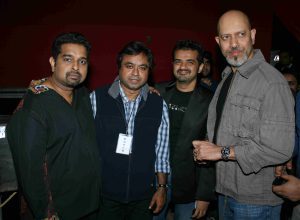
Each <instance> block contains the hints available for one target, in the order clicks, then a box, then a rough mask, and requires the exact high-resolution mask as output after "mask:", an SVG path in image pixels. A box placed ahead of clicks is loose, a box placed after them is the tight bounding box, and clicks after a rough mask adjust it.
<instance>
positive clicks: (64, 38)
mask: <svg viewBox="0 0 300 220" xmlns="http://www.w3.org/2000/svg"><path fill="white" fill-rule="evenodd" d="M69 43H71V44H80V45H82V46H84V47H85V48H86V51H87V56H88V58H89V56H90V51H91V44H90V43H89V42H88V40H87V39H86V38H85V37H84V36H83V35H82V34H80V33H76V32H69V33H62V34H60V35H58V36H57V37H56V38H55V39H54V41H53V43H52V48H51V55H52V57H53V58H54V60H56V58H57V56H58V55H59V54H60V53H61V45H63V44H69Z"/></svg>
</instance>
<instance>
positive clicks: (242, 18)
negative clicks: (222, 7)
mask: <svg viewBox="0 0 300 220" xmlns="http://www.w3.org/2000/svg"><path fill="white" fill-rule="evenodd" d="M236 23H244V24H245V26H246V27H247V28H248V29H249V30H251V24H250V20H249V18H248V16H247V15H246V14H245V13H244V12H242V11H239V10H230V11H227V12H225V13H224V14H223V15H222V16H221V17H220V18H219V21H218V25H217V32H218V35H220V31H222V30H221V28H222V26H227V25H228V24H231V25H234V24H236ZM221 33H222V32H221Z"/></svg>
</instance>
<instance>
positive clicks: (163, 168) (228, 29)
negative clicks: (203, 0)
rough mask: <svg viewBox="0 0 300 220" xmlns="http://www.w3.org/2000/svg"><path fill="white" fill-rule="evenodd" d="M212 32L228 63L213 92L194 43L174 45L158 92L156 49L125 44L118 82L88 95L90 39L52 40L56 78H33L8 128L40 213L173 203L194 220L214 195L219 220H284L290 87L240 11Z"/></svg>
mask: <svg viewBox="0 0 300 220" xmlns="http://www.w3.org/2000/svg"><path fill="white" fill-rule="evenodd" d="M217 30H218V35H217V37H216V42H217V43H218V44H219V46H220V49H221V51H222V53H223V55H224V57H225V58H226V60H227V62H228V64H229V66H228V67H227V68H226V69H225V70H224V72H223V74H222V75H223V80H222V81H221V83H220V84H219V86H218V88H217V89H216V92H215V94H213V92H211V91H210V90H209V89H208V88H205V87H203V86H201V83H200V81H199V80H198V77H197V75H198V73H200V72H201V70H202V68H203V66H204V63H203V48H202V47H201V45H199V44H198V43H196V42H194V41H191V40H182V41H178V42H177V43H176V45H175V47H174V49H173V74H174V77H175V80H174V81H172V82H169V83H162V84H157V85H156V90H153V89H152V88H149V86H148V85H147V79H148V76H149V74H150V73H151V71H152V69H153V56H152V52H151V50H150V49H149V48H148V47H147V46H145V45H144V44H143V43H141V42H136V41H134V42H129V43H128V44H127V45H125V46H124V48H122V49H121V51H120V52H119V54H118V56H117V66H118V76H117V77H116V79H115V80H114V82H113V83H112V84H111V85H109V86H104V87H100V88H97V89H96V90H95V91H93V92H92V93H88V91H87V90H86V89H85V88H84V87H83V86H82V85H81V83H82V82H83V81H84V80H85V78H86V75H87V70H88V64H89V54H90V48H91V46H90V44H89V43H88V41H87V40H86V39H85V38H84V36H82V35H81V34H77V33H67V34H62V35H60V36H58V37H57V38H56V39H55V41H54V43H53V46H52V56H51V58H50V60H49V61H50V65H51V68H52V75H51V76H50V77H48V78H45V79H42V80H39V81H32V82H31V85H30V87H29V89H28V92H27V94H26V95H25V97H24V99H23V102H22V105H21V106H19V108H18V110H17V111H16V113H14V115H13V117H12V118H11V121H10V122H9V124H8V126H7V135H8V140H9V144H10V147H11V150H12V155H13V159H14V163H15V168H16V173H17V178H18V182H19V185H20V191H21V192H22V193H23V195H24V197H25V200H26V201H27V203H28V205H29V207H30V209H31V211H32V213H33V215H34V217H35V218H36V219H63V220H64V219H67V220H71V219H105V220H123V219H124V220H125V219H126V220H127V219H128V220H135V219H136V220H141V219H143V220H146V219H149V220H150V219H152V218H153V215H154V218H155V219H166V212H167V207H168V206H167V205H168V203H169V202H170V201H172V203H173V204H174V218H175V219H176V220H184V219H190V218H194V219H199V218H201V217H203V216H205V215H206V212H207V209H208V207H209V204H210V202H211V201H214V200H215V198H216V195H218V200H219V217H220V219H272V220H274V219H280V208H281V204H282V201H283V200H282V199H281V198H280V197H278V196H277V195H276V194H274V193H273V192H272V182H273V180H274V178H275V171H274V170H275V166H278V165H281V164H283V163H285V162H286V161H288V160H289V159H290V158H291V155H292V151H293V147H294V132H295V124H294V123H295V118H294V100H293V96H292V94H291V92H290V90H289V87H288V84H287V83H286V81H285V80H284V78H283V77H282V75H281V74H280V72H278V71H277V70H275V69H274V68H273V67H271V66H270V65H269V64H268V63H266V61H265V60H264V58H263V55H262V53H261V52H260V50H254V49H253V45H254V42H255V33H256V31H255V29H252V27H251V26H250V22H249V19H248V17H247V16H246V15H245V14H244V13H243V12H241V11H236V10H231V11H228V12H226V13H224V14H223V15H222V16H221V17H220V19H219V21H218V28H217ZM157 93H159V94H160V95H158V94H157ZM214 161H217V162H214ZM215 166H216V169H215ZM216 192H217V193H218V194H216Z"/></svg>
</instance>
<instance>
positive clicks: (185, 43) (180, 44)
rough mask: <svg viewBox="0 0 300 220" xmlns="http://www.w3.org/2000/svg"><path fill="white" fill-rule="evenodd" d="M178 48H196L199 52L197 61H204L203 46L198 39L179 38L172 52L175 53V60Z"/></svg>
mask: <svg viewBox="0 0 300 220" xmlns="http://www.w3.org/2000/svg"><path fill="white" fill-rule="evenodd" d="M177 50H196V51H197V52H198V56H197V61H198V63H199V64H200V63H202V62H203V47H202V46H201V44H199V43H197V42H196V41H192V40H179V41H177V42H176V44H175V46H174V48H173V51H172V54H173V61H174V59H175V52H176V51H177Z"/></svg>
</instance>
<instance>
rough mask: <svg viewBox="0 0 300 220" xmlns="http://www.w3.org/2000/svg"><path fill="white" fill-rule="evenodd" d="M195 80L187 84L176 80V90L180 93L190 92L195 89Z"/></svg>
mask: <svg viewBox="0 0 300 220" xmlns="http://www.w3.org/2000/svg"><path fill="white" fill-rule="evenodd" d="M196 83H197V80H193V81H191V82H189V83H182V82H179V81H178V80H177V81H176V88H177V89H178V90H179V91H181V92H192V91H194V89H195V87H196Z"/></svg>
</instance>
